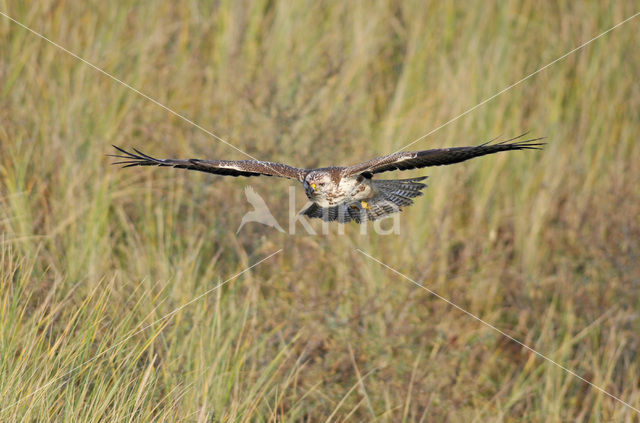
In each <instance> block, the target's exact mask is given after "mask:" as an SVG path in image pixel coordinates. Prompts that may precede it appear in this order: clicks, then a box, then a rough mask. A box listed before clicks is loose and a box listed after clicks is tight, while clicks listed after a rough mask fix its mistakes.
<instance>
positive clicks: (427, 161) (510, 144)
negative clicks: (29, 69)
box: [344, 133, 544, 176]
mask: <svg viewBox="0 0 640 423" xmlns="http://www.w3.org/2000/svg"><path fill="white" fill-rule="evenodd" d="M525 135H526V133H525V134H522V135H519V136H517V137H515V138H511V139H508V140H506V141H502V142H498V143H495V144H491V143H490V142H488V143H484V144H481V145H478V146H475V147H452V148H438V149H434V150H423V151H403V152H399V153H394V154H390V155H388V156H384V157H378V158H376V159H373V160H369V161H367V162H364V163H360V164H357V165H354V166H349V167H347V168H345V173H344V175H345V176H349V175H355V174H370V175H372V174H374V173H381V172H388V171H392V170H408V169H418V168H423V167H428V166H443V165H449V164H454V163H460V162H463V161H465V160H469V159H472V158H474V157H479V156H484V155H487V154H493V153H498V152H500V151H510V150H540V149H541V148H542V146H543V145H544V143H541V142H538V141H540V140H541V139H542V138H532V139H528V140H522V141H516V140H518V139H519V138H522V137H523V136H525Z"/></svg>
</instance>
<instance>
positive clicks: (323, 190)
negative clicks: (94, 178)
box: [112, 134, 544, 223]
mask: <svg viewBox="0 0 640 423" xmlns="http://www.w3.org/2000/svg"><path fill="white" fill-rule="evenodd" d="M525 135H526V134H522V135H520V136H517V137H515V138H511V139H509V140H506V141H502V142H492V141H489V142H486V143H484V144H481V145H477V146H473V147H451V148H438V149H432V150H422V151H400V152H397V153H394V154H390V155H388V156H384V157H378V158H375V159H373V160H369V161H366V162H363V163H359V164H356V165H353V166H346V167H342V166H331V167H323V168H318V169H302V168H297V167H292V166H288V165H286V164H282V163H274V162H264V161H258V160H202V159H156V158H154V157H151V156H148V155H146V154H144V153H141V152H140V151H139V150H137V149H135V148H134V149H133V151H134V153H130V152H128V151H126V150H124V149H122V148H120V147H116V146H115V145H114V147H115V148H116V149H117V150H118V151H119V153H120V154H115V155H112V156H113V157H117V158H119V159H122V160H121V161H118V162H115V163H114V164H120V165H123V167H130V166H169V167H175V168H178V169H189V170H198V171H201V172H208V173H213V174H216V175H229V176H258V175H266V176H279V177H283V178H289V179H295V180H297V181H299V182H301V183H302V185H303V186H304V192H305V194H306V195H307V197H308V198H309V200H311V203H312V204H311V205H310V206H309V207H307V208H306V209H305V210H303V211H302V212H301V213H302V214H304V215H306V216H307V217H312V218H320V219H323V220H325V221H336V220H337V221H338V222H340V223H346V222H350V221H354V222H357V223H362V222H365V221H371V220H376V219H381V218H383V217H385V216H387V215H389V214H391V213H395V212H398V211H401V207H403V206H410V205H411V204H413V200H412V198H414V197H418V196H420V195H422V192H421V190H422V189H423V188H425V187H426V185H425V184H423V183H421V182H420V181H422V180H424V179H426V176H421V177H417V178H410V179H391V180H378V179H373V177H374V175H375V174H378V173H382V172H388V171H392V170H408V169H418V168H423V167H427V166H443V165H450V164H454V163H459V162H463V161H465V160H469V159H472V158H474V157H479V156H484V155H487V154H493V153H498V152H500V151H511V150H539V149H541V148H542V146H543V145H544V143H542V142H539V141H540V140H541V139H542V138H533V139H526V140H523V139H522V138H523V137H524V136H525Z"/></svg>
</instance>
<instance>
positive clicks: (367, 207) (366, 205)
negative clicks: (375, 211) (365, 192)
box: [360, 200, 371, 210]
mask: <svg viewBox="0 0 640 423" xmlns="http://www.w3.org/2000/svg"><path fill="white" fill-rule="evenodd" d="M360 205H361V206H362V208H363V209H367V210H371V206H370V205H369V203H367V202H366V201H364V200H363V201H360Z"/></svg>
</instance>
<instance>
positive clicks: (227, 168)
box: [110, 145, 307, 181]
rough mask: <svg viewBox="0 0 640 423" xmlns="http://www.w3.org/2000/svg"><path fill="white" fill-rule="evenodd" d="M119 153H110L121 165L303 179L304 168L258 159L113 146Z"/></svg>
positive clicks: (305, 171) (305, 172)
mask: <svg viewBox="0 0 640 423" xmlns="http://www.w3.org/2000/svg"><path fill="white" fill-rule="evenodd" d="M113 147H114V148H115V149H116V150H118V151H119V152H120V153H121V154H110V156H111V157H116V158H118V159H122V160H120V161H117V162H115V163H114V164H119V165H122V167H130V166H170V167H175V168H178V169H189V170H199V171H200V172H208V173H215V174H216V175H229V176H259V175H266V176H280V177H283V178H290V179H297V180H298V181H302V180H304V177H305V175H306V174H307V170H306V169H298V168H296V167H291V166H288V165H286V164H282V163H274V162H262V161H259V160H200V159H156V158H154V157H151V156H147V155H146V154H144V153H141V152H140V151H138V150H136V149H135V148H134V149H133V151H135V153H130V152H128V151H126V150H124V149H122V148H120V147H117V146H115V145H114V146H113Z"/></svg>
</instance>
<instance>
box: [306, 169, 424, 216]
mask: <svg viewBox="0 0 640 423" xmlns="http://www.w3.org/2000/svg"><path fill="white" fill-rule="evenodd" d="M426 178H427V177H426V176H421V177H419V178H410V179H390V180H373V181H371V183H372V184H373V187H374V189H375V191H376V192H377V194H376V195H375V196H374V197H372V198H370V199H367V200H366V201H365V202H360V201H355V202H353V203H349V204H341V205H339V206H334V207H326V208H323V207H320V206H318V205H317V204H315V203H313V204H311V206H309V207H308V208H306V209H305V210H303V211H302V214H304V215H305V216H308V217H315V218H320V219H322V220H324V221H327V222H331V221H334V220H337V221H338V222H340V223H347V222H350V221H351V220H353V221H354V222H356V223H362V222H365V221H368V220H378V219H382V218H383V217H386V216H388V215H390V214H392V213H397V212H399V211H402V209H401V207H404V206H410V205H412V204H413V200H412V198H415V197H418V196H420V195H422V194H423V193H422V190H423V189H424V188H425V187H426V186H427V185H426V184H423V183H421V182H420V181H423V180H425V179H426Z"/></svg>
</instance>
